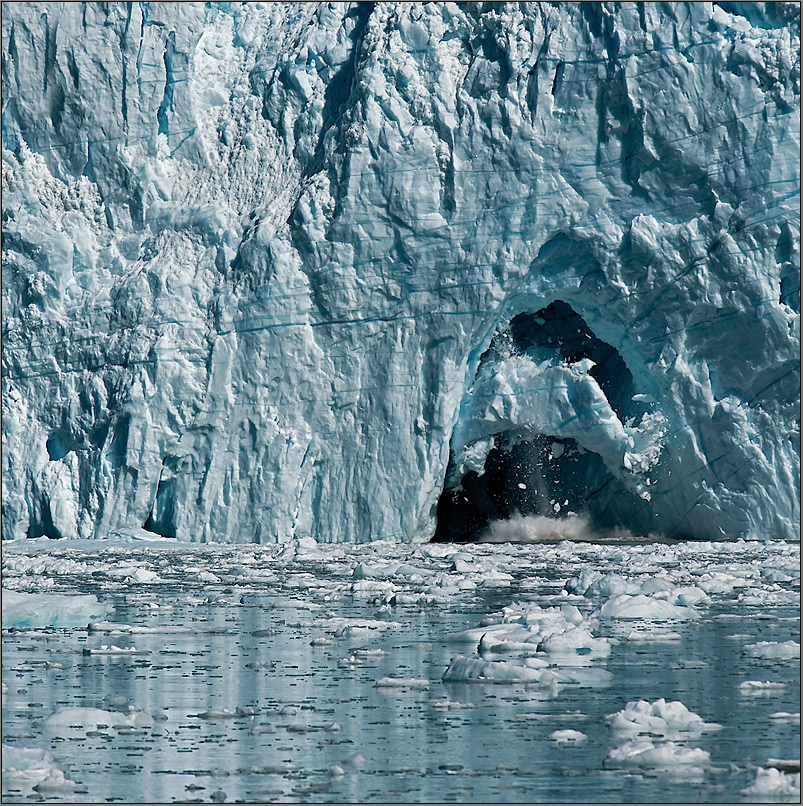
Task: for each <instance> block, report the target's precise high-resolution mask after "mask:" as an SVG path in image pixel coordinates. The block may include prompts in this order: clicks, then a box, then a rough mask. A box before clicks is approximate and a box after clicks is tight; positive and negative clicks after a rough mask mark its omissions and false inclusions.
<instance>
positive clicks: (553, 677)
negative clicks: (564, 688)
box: [442, 655, 613, 687]
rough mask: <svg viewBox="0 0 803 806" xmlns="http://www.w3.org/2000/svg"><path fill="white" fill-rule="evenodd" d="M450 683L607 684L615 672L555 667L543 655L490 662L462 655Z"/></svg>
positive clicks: (451, 670) (448, 675) (451, 671)
mask: <svg viewBox="0 0 803 806" xmlns="http://www.w3.org/2000/svg"><path fill="white" fill-rule="evenodd" d="M442 679H443V681H444V682H450V683H457V682H461V683H488V682H497V683H498V682H508V683H509V682H514V681H515V682H529V683H540V684H543V685H550V686H554V685H557V684H562V683H571V684H576V685H580V686H589V687H599V686H607V685H609V684H610V682H611V680H612V679H613V675H612V674H611V673H610V672H608V671H606V670H605V669H596V668H559V669H558V668H551V667H549V664H548V663H547V662H545V661H544V660H543V659H541V658H521V659H520V660H510V661H488V660H480V659H477V658H467V657H465V656H464V655H458V656H457V657H456V658H453V659H452V661H451V663H450V664H449V667H448V668H447V669H446V671H445V672H444V673H443V678H442Z"/></svg>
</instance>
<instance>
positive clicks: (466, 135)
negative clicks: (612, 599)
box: [2, 3, 800, 542]
mask: <svg viewBox="0 0 803 806" xmlns="http://www.w3.org/2000/svg"><path fill="white" fill-rule="evenodd" d="M799 30H800V28H799V7H798V6H797V5H796V4H791V3H779V4H766V5H764V4H759V3H719V4H708V3H706V4H701V3H689V4H660V5H659V4H650V3H647V4H621V5H618V4H594V3H576V4H572V3H561V4H554V5H553V4H543V5H540V4H502V3H499V4H496V3H494V4H464V5H453V4H440V3H439V4H429V5H418V4H400V3H399V4H396V3H377V4H374V3H354V4H331V5H323V4H322V5H317V4H306V3H299V4H295V3H286V4H262V3H246V4H210V5H203V4H196V3H191V4H178V3H174V4H173V3H157V4H123V3H115V4H95V3H87V4H72V3H67V4H52V3H28V4H21V3H20V4H16V3H15V4H9V5H7V6H5V7H4V9H3V22H2V32H3V78H2V81H3V88H2V89H3V100H4V113H3V250H4V251H3V351H2V357H3V400H2V406H3V536H4V537H6V538H20V537H26V536H27V537H37V536H42V535H46V536H49V537H83V538H86V537H102V536H106V535H108V534H109V533H110V532H113V531H114V530H120V529H125V530H129V531H130V530H132V529H140V528H143V527H144V528H145V529H147V530H148V531H149V532H151V533H154V534H157V535H162V536H165V537H175V538H179V539H181V540H185V541H229V542H272V541H288V540H290V539H292V538H305V537H314V538H315V539H316V540H318V541H332V542H337V541H367V540H372V539H388V540H397V541H425V540H428V539H430V538H431V537H433V535H435V534H436V532H437V534H438V536H439V537H442V538H445V539H466V538H474V537H479V536H481V535H482V534H483V533H484V532H485V531H486V530H487V528H488V525H489V523H490V522H491V521H493V520H495V519H500V518H501V519H504V518H508V517H509V516H511V515H512V514H513V513H514V512H516V511H518V512H519V513H521V514H522V515H523V516H540V517H544V516H549V517H551V518H564V517H566V516H567V515H569V513H574V514H575V515H577V516H581V515H582V516H584V517H587V518H588V519H589V522H590V524H591V525H592V526H593V528H596V529H603V530H604V529H616V528H623V529H629V530H631V531H632V532H635V533H637V534H647V533H649V532H658V533H662V534H666V535H669V536H672V537H693V538H705V539H718V538H723V537H726V538H736V537H739V536H744V537H753V538H766V537H769V538H786V539H788V538H794V537H795V536H796V535H797V533H798V524H799V517H800V514H799V512H800V510H799V487H798V479H799V455H800V449H799V445H800V442H799V432H798V425H799V419H798V418H799V400H800V393H799V389H800V386H799V384H800V373H799V367H800V364H799V350H800V342H799V310H800V305H799V300H800V292H799V287H800V280H799V277H800V275H799V266H800V263H799V259H800V258H799V254H800V253H799V244H800V239H799V213H798V211H799V203H800V198H799V121H800V110H799V100H800V88H799ZM533 523H536V522H535V521H531V522H530V524H531V525H532V524H533ZM558 531H560V529H559V530H558ZM497 534H498V533H497Z"/></svg>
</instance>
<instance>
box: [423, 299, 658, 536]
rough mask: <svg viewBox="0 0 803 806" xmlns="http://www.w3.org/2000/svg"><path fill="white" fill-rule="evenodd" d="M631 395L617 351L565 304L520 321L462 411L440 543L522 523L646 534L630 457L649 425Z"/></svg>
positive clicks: (496, 349) (639, 479)
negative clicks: (540, 518)
mask: <svg viewBox="0 0 803 806" xmlns="http://www.w3.org/2000/svg"><path fill="white" fill-rule="evenodd" d="M636 392H637V390H636V389H635V388H634V382H633V376H632V374H631V373H630V371H629V370H628V368H627V366H626V364H625V362H624V360H623V358H622V356H621V355H620V354H619V352H618V351H617V350H616V348H615V347H613V346H612V345H610V344H608V343H606V342H604V341H602V340H601V339H599V338H598V337H597V336H596V335H595V334H594V332H593V331H592V330H591V328H590V327H589V326H588V324H587V323H586V321H585V320H584V319H583V317H582V316H580V315H579V314H578V313H577V312H576V311H575V310H574V309H573V308H572V307H571V305H569V304H568V303H567V302H564V301H562V300H555V301H553V302H551V303H550V304H548V305H546V306H545V307H543V308H541V309H539V310H537V311H535V312H534V313H529V312H524V313H520V314H518V315H517V316H515V317H513V318H512V319H511V320H510V321H509V323H508V325H507V327H506V328H505V329H504V330H502V331H501V332H498V333H497V335H496V336H495V337H494V339H493V341H492V342H491V345H490V347H489V348H488V350H487V351H486V352H485V353H484V355H483V356H482V359H481V360H480V365H479V368H478V370H477V374H476V378H475V381H474V383H473V385H472V387H471V388H470V389H469V390H468V392H467V394H466V397H465V399H464V401H463V405H462V406H461V412H460V417H459V418H458V423H457V425H456V427H455V430H454V433H453V436H452V441H451V446H450V447H451V453H450V461H449V468H448V471H447V475H446V481H445V485H444V490H443V493H442V494H441V497H440V499H439V502H438V507H437V527H436V532H435V536H434V537H433V540H434V541H473V540H477V539H480V538H481V537H482V535H483V534H484V533H485V532H486V531H487V530H488V527H489V524H490V523H491V522H493V521H495V520H506V519H508V518H510V517H511V516H513V515H515V514H516V513H519V514H522V515H544V516H548V517H551V518H562V517H566V516H568V515H570V514H583V515H587V516H588V517H589V519H590V521H591V524H592V525H593V526H594V527H597V528H603V529H609V528H615V527H623V528H627V529H630V530H632V531H634V532H642V533H646V532H647V531H648V530H649V529H650V526H651V523H650V519H651V516H652V512H651V508H650V506H649V501H648V498H649V495H648V494H645V493H644V481H645V480H644V478H643V474H642V475H640V474H639V473H638V472H637V471H638V468H636V472H631V470H632V462H631V460H630V459H629V458H628V457H631V458H632V456H633V454H631V453H629V451H633V450H634V443H635V439H634V434H636V432H637V431H638V430H639V429H637V428H634V427H633V426H634V424H636V423H639V422H647V421H648V420H649V419H650V417H651V416H652V415H651V414H650V412H649V409H650V407H651V404H650V403H649V402H645V400H644V399H643V398H644V396H643V395H638V394H637V393H636ZM645 413H646V414H647V415H648V417H647V418H644V415H645ZM643 430H644V429H641V431H642V432H643ZM636 436H638V435H637V434H636ZM659 454H660V449H657V450H656V451H654V452H653V455H652V457H651V459H650V461H651V462H652V464H653V465H654V464H655V463H657V461H659Z"/></svg>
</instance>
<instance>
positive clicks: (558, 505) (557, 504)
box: [552, 501, 560, 512]
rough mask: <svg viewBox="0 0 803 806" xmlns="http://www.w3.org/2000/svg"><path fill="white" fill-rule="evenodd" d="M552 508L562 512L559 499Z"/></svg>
mask: <svg viewBox="0 0 803 806" xmlns="http://www.w3.org/2000/svg"><path fill="white" fill-rule="evenodd" d="M552 509H554V510H555V512H560V504H559V503H558V502H557V501H555V504H554V506H553V507H552Z"/></svg>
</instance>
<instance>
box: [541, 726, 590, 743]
mask: <svg viewBox="0 0 803 806" xmlns="http://www.w3.org/2000/svg"><path fill="white" fill-rule="evenodd" d="M547 738H548V739H552V741H553V742H557V743H558V744H566V745H571V744H580V742H584V741H585V740H586V739H587V738H588V736H586V735H585V733H581V732H580V731H579V730H572V729H571V728H566V729H564V730H553V731H552V733H550V734H549V736H548V737H547Z"/></svg>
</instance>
